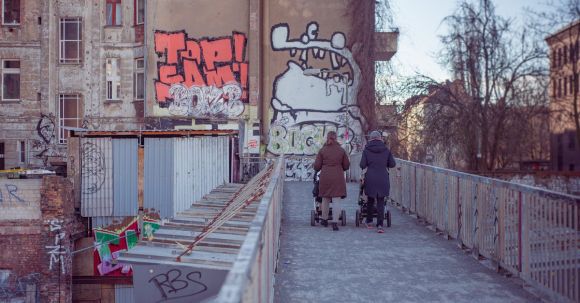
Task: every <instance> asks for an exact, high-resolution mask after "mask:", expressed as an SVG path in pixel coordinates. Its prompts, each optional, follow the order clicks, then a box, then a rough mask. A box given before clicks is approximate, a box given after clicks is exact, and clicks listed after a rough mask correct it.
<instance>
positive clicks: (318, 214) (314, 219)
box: [310, 172, 346, 226]
mask: <svg viewBox="0 0 580 303" xmlns="http://www.w3.org/2000/svg"><path fill="white" fill-rule="evenodd" d="M319 178H320V172H316V173H315V174H314V178H313V182H314V188H313V189H312V196H313V197H314V208H313V209H312V210H311V211H310V225H311V226H315V225H316V223H320V221H321V220H322V197H319V196H318V185H319V182H320V181H319ZM330 203H331V204H330V205H332V200H330ZM330 205H329V207H328V218H332V207H331V206H330ZM339 220H340V225H342V226H345V225H346V211H345V210H344V209H343V210H342V211H341V212H340V216H339Z"/></svg>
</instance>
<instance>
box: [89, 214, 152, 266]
mask: <svg viewBox="0 0 580 303" xmlns="http://www.w3.org/2000/svg"><path fill="white" fill-rule="evenodd" d="M138 221H139V220H138V218H137V217H135V218H129V221H127V222H123V223H121V224H117V225H115V224H113V225H111V226H108V227H106V228H95V229H94V230H93V232H94V235H95V245H96V246H95V251H94V254H93V260H94V272H95V274H97V275H100V276H105V275H109V276H130V275H132V269H131V266H130V265H127V264H123V263H118V262H117V261H115V260H116V259H117V258H118V257H119V255H120V253H121V252H124V251H127V250H129V249H131V248H133V247H135V246H136V245H137V242H138V240H139V234H140V233H141V232H143V237H144V238H151V237H153V233H154V232H155V231H157V230H158V229H159V226H160V221H159V218H158V215H157V216H149V215H145V216H144V217H143V230H142V231H141V230H139V225H138Z"/></svg>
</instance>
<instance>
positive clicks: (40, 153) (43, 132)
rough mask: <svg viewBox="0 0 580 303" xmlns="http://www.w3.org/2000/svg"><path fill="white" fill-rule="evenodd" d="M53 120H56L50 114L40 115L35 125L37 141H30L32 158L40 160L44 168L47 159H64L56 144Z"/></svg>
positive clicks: (64, 156)
mask: <svg viewBox="0 0 580 303" xmlns="http://www.w3.org/2000/svg"><path fill="white" fill-rule="evenodd" d="M55 120H56V118H55V116H54V115H53V114H52V113H50V114H48V115H45V114H42V115H40V119H39V120H38V123H37V124H36V133H37V136H38V139H33V140H32V141H31V143H32V144H31V146H32V152H33V154H34V157H35V158H37V159H40V160H41V161H42V163H43V164H44V166H46V165H47V164H48V158H49V157H60V158H66V155H65V154H64V153H63V152H62V151H61V150H60V149H59V147H58V144H57V138H56V124H55Z"/></svg>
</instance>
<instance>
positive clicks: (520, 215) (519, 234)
mask: <svg viewBox="0 0 580 303" xmlns="http://www.w3.org/2000/svg"><path fill="white" fill-rule="evenodd" d="M522 222H523V220H522V192H521V191H520V192H518V270H519V272H520V273H521V272H523V266H522Z"/></svg>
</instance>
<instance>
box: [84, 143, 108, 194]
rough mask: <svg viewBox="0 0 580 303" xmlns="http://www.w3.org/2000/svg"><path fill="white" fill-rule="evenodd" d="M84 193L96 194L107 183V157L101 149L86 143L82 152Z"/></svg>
mask: <svg viewBox="0 0 580 303" xmlns="http://www.w3.org/2000/svg"><path fill="white" fill-rule="evenodd" d="M81 153H82V154H81V163H82V172H83V173H82V183H81V184H82V193H83V194H94V193H96V192H97V191H99V190H100V189H101V186H102V185H103V183H104V182H105V175H106V169H105V168H106V167H105V156H104V155H103V152H102V151H101V150H100V148H99V147H98V146H97V145H95V144H94V143H91V142H85V143H83V145H82V150H81Z"/></svg>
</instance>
